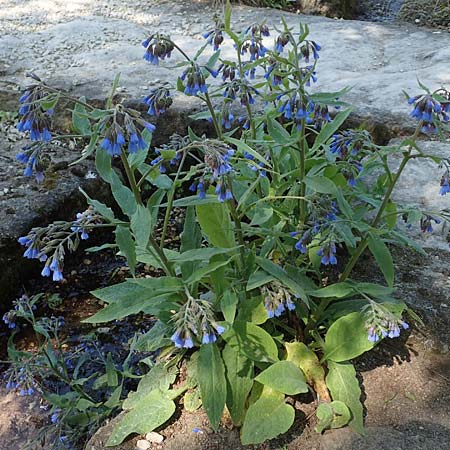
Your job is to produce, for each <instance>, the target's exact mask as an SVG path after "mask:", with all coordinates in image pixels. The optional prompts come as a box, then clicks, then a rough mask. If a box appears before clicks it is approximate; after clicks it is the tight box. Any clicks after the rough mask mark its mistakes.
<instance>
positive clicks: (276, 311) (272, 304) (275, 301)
mask: <svg viewBox="0 0 450 450" xmlns="http://www.w3.org/2000/svg"><path fill="white" fill-rule="evenodd" d="M261 294H262V296H263V300H264V307H265V308H266V311H267V316H268V317H269V319H272V318H273V317H280V316H281V314H283V312H284V311H286V309H287V310H289V311H294V310H295V303H294V301H293V299H292V295H291V294H290V292H289V291H288V290H287V289H286V288H284V287H283V286H282V285H281V284H280V283H278V282H277V281H274V282H272V284H271V285H265V286H263V287H262V288H261Z"/></svg>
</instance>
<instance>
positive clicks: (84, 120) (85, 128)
mask: <svg viewBox="0 0 450 450" xmlns="http://www.w3.org/2000/svg"><path fill="white" fill-rule="evenodd" d="M80 100H81V101H82V102H86V97H80ZM72 123H73V128H74V130H75V131H76V132H77V133H78V134H81V135H83V136H90V134H91V122H89V119H88V117H87V111H86V108H85V107H84V106H83V105H81V104H80V103H75V106H74V108H73V111H72Z"/></svg>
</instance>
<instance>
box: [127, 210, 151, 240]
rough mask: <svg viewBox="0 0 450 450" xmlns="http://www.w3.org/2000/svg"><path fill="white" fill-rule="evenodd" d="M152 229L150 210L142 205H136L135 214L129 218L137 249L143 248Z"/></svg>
mask: <svg viewBox="0 0 450 450" xmlns="http://www.w3.org/2000/svg"><path fill="white" fill-rule="evenodd" d="M152 229H153V223H152V215H151V213H150V210H149V209H148V208H146V207H145V206H143V205H137V209H136V212H135V213H134V214H133V215H132V217H131V231H132V232H133V234H134V237H135V239H136V244H137V245H138V246H139V247H142V248H145V247H147V245H148V241H149V239H150V233H151V232H152Z"/></svg>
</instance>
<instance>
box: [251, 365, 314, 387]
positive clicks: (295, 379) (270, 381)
mask: <svg viewBox="0 0 450 450" xmlns="http://www.w3.org/2000/svg"><path fill="white" fill-rule="evenodd" d="M255 380H256V381H258V382H259V383H261V384H264V385H266V386H269V387H270V388H272V389H274V390H276V391H279V392H282V393H283V394H287V395H296V394H300V393H304V392H308V385H307V384H306V382H305V377H304V376H303V373H302V372H301V371H300V369H299V368H298V367H297V366H296V365H295V364H294V363H293V362H291V361H278V362H276V363H275V364H272V365H271V366H269V367H268V368H267V369H266V370H264V371H262V372H261V373H260V374H259V375H258V376H257V377H256V378H255Z"/></svg>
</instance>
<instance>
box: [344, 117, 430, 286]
mask: <svg viewBox="0 0 450 450" xmlns="http://www.w3.org/2000/svg"><path fill="white" fill-rule="evenodd" d="M422 125H423V122H422V121H420V122H419V124H418V125H417V128H416V131H415V132H414V135H413V136H412V138H411V140H412V141H413V142H415V141H416V140H417V138H418V136H419V133H420V130H421V128H422ZM412 149H413V146H412V145H410V146H409V147H408V151H407V152H405V153H404V154H403V155H404V156H403V159H402V162H401V163H400V166H399V168H398V170H397V173H396V174H395V176H394V178H393V179H392V181H391V183H390V185H389V187H388V190H387V191H386V194H385V195H384V198H383V202H382V203H381V206H380V209H379V210H378V213H377V215H376V216H375V218H374V219H373V221H372V223H371V227H372V228H373V227H376V226H377V225H378V223H379V222H380V220H381V218H382V217H383V213H384V210H385V208H386V206H387V205H388V203H389V200H390V198H391V194H392V191H393V190H394V188H395V185H396V184H397V181H398V179H399V178H400V175H401V174H402V172H403V170H404V168H405V166H406V164H408V161H409V160H410V159H411V158H413V155H411V151H412ZM368 242H369V239H368V236H367V235H366V236H365V237H364V239H362V240H361V242H360V243H359V245H358V247H357V248H356V250H355V252H354V253H353V255H352V257H351V258H350V261H349V262H348V263H347V265H346V266H345V269H344V272H342V274H341V276H340V277H339V281H341V282H342V281H345V280H346V279H347V278H348V277H349V275H350V273H351V271H352V270H353V267H354V266H355V264H356V262H357V261H358V259H359V257H360V256H361V255H362V253H363V252H364V250H365V249H366V247H367V244H368Z"/></svg>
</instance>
